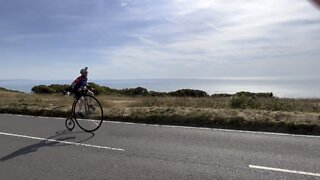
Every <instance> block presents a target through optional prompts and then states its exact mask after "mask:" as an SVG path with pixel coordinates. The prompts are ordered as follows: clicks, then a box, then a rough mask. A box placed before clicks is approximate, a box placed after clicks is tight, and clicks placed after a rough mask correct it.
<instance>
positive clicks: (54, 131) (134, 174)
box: [0, 114, 320, 180]
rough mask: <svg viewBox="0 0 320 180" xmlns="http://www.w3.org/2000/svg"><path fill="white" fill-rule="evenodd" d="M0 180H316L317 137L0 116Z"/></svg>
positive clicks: (319, 168)
mask: <svg viewBox="0 0 320 180" xmlns="http://www.w3.org/2000/svg"><path fill="white" fill-rule="evenodd" d="M0 144H1V145H0V179H4V180H7V179H14V180H18V179H24V180H25V179H54V180H56V179H246V180H247V179H268V180H270V179H320V174H319V173H320V137H313V136H292V135H285V134H268V133H250V132H241V131H225V130H218V129H205V128H203V129H201V128H185V127H170V126H152V125H142V124H130V123H117V122H105V123H103V125H102V126H101V128H100V129H99V130H98V131H96V132H95V134H90V133H85V132H83V131H81V130H80V129H79V128H76V129H75V130H74V131H73V132H68V131H67V130H66V128H65V126H64V120H63V119H59V118H40V117H31V116H17V115H7V114H0Z"/></svg>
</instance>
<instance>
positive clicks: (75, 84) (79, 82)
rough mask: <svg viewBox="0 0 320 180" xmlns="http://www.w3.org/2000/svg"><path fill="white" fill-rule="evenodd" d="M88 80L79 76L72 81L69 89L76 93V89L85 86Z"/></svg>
mask: <svg viewBox="0 0 320 180" xmlns="http://www.w3.org/2000/svg"><path fill="white" fill-rule="evenodd" d="M87 81H88V78H87V77H85V76H79V77H78V78H77V79H76V80H74V81H73V83H72V85H71V87H72V89H73V90H74V91H75V92H76V91H78V89H80V88H82V87H84V86H87V84H88V82H87Z"/></svg>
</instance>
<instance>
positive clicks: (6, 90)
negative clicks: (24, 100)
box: [0, 87, 22, 93]
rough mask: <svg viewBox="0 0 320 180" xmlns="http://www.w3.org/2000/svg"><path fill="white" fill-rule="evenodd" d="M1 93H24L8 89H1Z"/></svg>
mask: <svg viewBox="0 0 320 180" xmlns="http://www.w3.org/2000/svg"><path fill="white" fill-rule="evenodd" d="M0 91H5V92H17V93H22V92H20V91H14V90H10V89H6V88H3V87H0Z"/></svg>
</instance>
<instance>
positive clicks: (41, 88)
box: [31, 85, 56, 94]
mask: <svg viewBox="0 0 320 180" xmlns="http://www.w3.org/2000/svg"><path fill="white" fill-rule="evenodd" d="M31 91H32V92H34V93H45V94H52V93H55V92H56V91H55V90H54V89H53V88H50V87H48V86H46V85H39V86H34V87H33V88H32V89H31Z"/></svg>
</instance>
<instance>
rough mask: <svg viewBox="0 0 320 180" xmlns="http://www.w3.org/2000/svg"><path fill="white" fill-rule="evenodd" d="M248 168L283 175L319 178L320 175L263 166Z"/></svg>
mask: <svg viewBox="0 0 320 180" xmlns="http://www.w3.org/2000/svg"><path fill="white" fill-rule="evenodd" d="M249 167H250V168H252V169H261V170H267V171H277V172H285V173H292V174H301V175H308V176H316V177H320V174H318V173H311V172H304V171H295V170H288V169H280V168H272V167H265V166H256V165H249Z"/></svg>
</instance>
